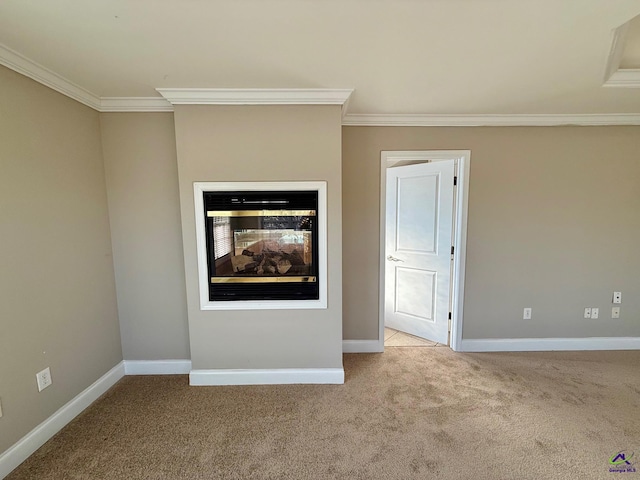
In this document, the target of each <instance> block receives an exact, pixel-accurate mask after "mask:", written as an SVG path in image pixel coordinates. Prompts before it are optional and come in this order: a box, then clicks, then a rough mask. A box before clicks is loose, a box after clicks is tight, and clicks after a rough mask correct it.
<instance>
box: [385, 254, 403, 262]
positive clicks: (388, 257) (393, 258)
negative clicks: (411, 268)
mask: <svg viewBox="0 0 640 480" xmlns="http://www.w3.org/2000/svg"><path fill="white" fill-rule="evenodd" d="M387 260H391V261H392V262H404V260H400V259H399V258H396V257H393V256H391V255H389V256H387Z"/></svg>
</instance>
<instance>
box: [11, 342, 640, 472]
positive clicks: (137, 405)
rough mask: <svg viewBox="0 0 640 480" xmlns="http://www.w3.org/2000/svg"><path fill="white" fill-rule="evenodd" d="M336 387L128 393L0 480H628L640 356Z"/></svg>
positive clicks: (162, 385)
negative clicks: (624, 461)
mask: <svg viewBox="0 0 640 480" xmlns="http://www.w3.org/2000/svg"><path fill="white" fill-rule="evenodd" d="M344 366H345V372H346V384H345V385H335V386H334V385H331V386H321V385H289V386H250V387H189V386H188V379H187V377H186V376H148V377H125V378H124V379H122V380H121V381H120V382H119V383H118V384H117V385H116V386H115V387H114V388H112V389H111V390H110V391H109V392H108V393H107V394H106V395H104V396H103V397H102V398H101V399H100V400H98V402H96V403H95V404H94V405H93V406H91V407H90V408H89V409H87V410H86V411H85V412H84V413H83V414H82V415H81V416H79V417H78V418H77V419H76V420H74V421H73V422H72V423H71V424H69V425H68V426H67V427H66V428H65V429H64V430H63V431H62V432H60V433H59V434H58V435H57V436H56V437H54V438H53V439H52V440H51V441H49V442H48V443H47V444H45V445H44V446H43V447H42V448H41V449H40V450H38V451H37V452H36V453H35V454H34V455H33V456H32V457H31V458H30V459H28V460H27V461H26V462H25V463H23V464H22V465H21V466H20V467H18V469H16V470H15V471H14V472H13V473H12V474H10V475H9V477H7V478H8V480H22V479H38V480H49V479H51V480H53V479H55V480H63V479H77V480H80V479H82V480H89V479H92V480H93V479H109V480H114V479H128V480H135V479H154V480H155V479H190V480H199V479H225V480H226V479H296V480H298V479H363V480H371V479H431V478H434V479H435V478H438V479H440V478H442V479H474V480H481V479H491V480H499V479H519V480H520V479H535V480H541V479H608V478H611V479H632V478H640V462H639V464H638V465H636V467H637V469H638V472H637V473H624V474H622V473H612V472H610V471H609V468H610V465H609V458H610V457H611V456H612V455H614V454H616V453H617V452H619V451H621V450H625V451H626V452H627V453H626V455H627V458H628V455H630V454H631V453H633V452H634V451H635V452H637V453H636V456H635V457H634V458H632V459H631V463H633V462H634V461H635V460H636V458H640V368H638V367H639V366H640V351H632V352H580V353H578V352H575V353H572V352H564V353H501V354H459V353H455V352H452V351H451V350H449V349H448V348H389V349H387V351H386V352H385V353H384V354H351V355H345V358H344Z"/></svg>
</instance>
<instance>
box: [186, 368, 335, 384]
mask: <svg viewBox="0 0 640 480" xmlns="http://www.w3.org/2000/svg"><path fill="white" fill-rule="evenodd" d="M343 383H344V369H343V368H277V369H255V370H251V369H221V370H192V371H191V373H190V374H189V385H192V386H206V385H209V386H211V385H218V386H219V385H284V384H343Z"/></svg>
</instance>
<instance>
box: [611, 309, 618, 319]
mask: <svg viewBox="0 0 640 480" xmlns="http://www.w3.org/2000/svg"><path fill="white" fill-rule="evenodd" d="M611 318H620V307H611Z"/></svg>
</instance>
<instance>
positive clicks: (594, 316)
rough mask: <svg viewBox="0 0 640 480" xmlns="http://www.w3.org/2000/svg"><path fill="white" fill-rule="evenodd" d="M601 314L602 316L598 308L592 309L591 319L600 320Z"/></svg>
mask: <svg viewBox="0 0 640 480" xmlns="http://www.w3.org/2000/svg"><path fill="white" fill-rule="evenodd" d="M599 314H600V309H599V308H596V307H592V308H591V318H598V315H599Z"/></svg>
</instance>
